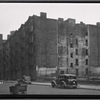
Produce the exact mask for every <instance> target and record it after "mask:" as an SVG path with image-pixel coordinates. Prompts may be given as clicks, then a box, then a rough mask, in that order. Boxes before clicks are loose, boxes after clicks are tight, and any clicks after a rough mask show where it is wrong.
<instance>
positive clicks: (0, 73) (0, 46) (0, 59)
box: [0, 34, 5, 80]
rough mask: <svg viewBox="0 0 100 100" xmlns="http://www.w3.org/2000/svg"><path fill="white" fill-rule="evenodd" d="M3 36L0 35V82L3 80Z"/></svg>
mask: <svg viewBox="0 0 100 100" xmlns="http://www.w3.org/2000/svg"><path fill="white" fill-rule="evenodd" d="M4 42H5V40H3V35H2V34H0V80H1V79H3V43H4Z"/></svg>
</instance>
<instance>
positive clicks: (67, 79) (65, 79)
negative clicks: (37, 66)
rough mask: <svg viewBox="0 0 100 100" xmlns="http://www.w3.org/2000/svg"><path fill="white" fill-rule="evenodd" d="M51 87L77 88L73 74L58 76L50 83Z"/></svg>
mask: <svg viewBox="0 0 100 100" xmlns="http://www.w3.org/2000/svg"><path fill="white" fill-rule="evenodd" d="M51 86H52V87H56V86H60V87H63V88H65V87H70V88H77V79H76V75H74V74H60V75H59V76H58V77H55V78H54V79H53V80H52V81H51Z"/></svg>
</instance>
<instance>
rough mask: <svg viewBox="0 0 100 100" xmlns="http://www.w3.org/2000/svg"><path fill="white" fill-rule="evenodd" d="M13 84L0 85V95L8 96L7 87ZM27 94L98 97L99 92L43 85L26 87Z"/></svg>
mask: <svg viewBox="0 0 100 100" xmlns="http://www.w3.org/2000/svg"><path fill="white" fill-rule="evenodd" d="M14 84H15V83H8V82H4V83H3V84H0V94H10V92H9V86H12V85H14ZM27 94H39V95H41V94H47V95H49V94H50V95H100V90H89V89H80V88H78V89H62V88H52V87H51V86H44V85H28V87H27Z"/></svg>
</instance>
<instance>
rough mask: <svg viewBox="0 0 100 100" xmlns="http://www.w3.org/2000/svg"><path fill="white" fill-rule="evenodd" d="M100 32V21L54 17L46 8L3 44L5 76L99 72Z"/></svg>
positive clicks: (7, 77) (5, 77)
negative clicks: (51, 17)
mask: <svg viewBox="0 0 100 100" xmlns="http://www.w3.org/2000/svg"><path fill="white" fill-rule="evenodd" d="M99 34H100V23H97V25H86V24H84V23H83V22H80V23H76V22H75V19H71V18H68V19H67V20H64V19H63V18H58V20H57V19H50V18H47V15H46V13H43V12H41V13H40V16H36V15H33V16H30V17H29V18H28V20H27V21H26V22H25V23H24V24H22V25H21V27H20V28H19V29H18V30H16V31H13V32H12V33H11V35H9V36H8V37H9V38H8V39H7V41H6V42H5V44H4V45H3V51H4V52H6V53H5V54H4V58H5V59H6V60H5V59H4V60H3V61H4V62H5V64H6V65H4V67H3V68H4V70H3V72H4V79H13V80H14V79H18V78H20V77H21V76H23V75H29V76H31V79H32V80H36V79H37V78H38V76H42V75H48V76H52V75H57V74H59V73H74V74H76V75H77V76H88V75H94V74H97V73H98V74H99V71H98V70H99V67H100V64H99V63H100V60H99V59H100V50H99V49H100V48H99V45H100V42H99V41H100V40H99V37H100V36H99ZM6 48H8V49H6ZM7 55H8V56H9V57H8V56H7ZM97 71H98V72H97Z"/></svg>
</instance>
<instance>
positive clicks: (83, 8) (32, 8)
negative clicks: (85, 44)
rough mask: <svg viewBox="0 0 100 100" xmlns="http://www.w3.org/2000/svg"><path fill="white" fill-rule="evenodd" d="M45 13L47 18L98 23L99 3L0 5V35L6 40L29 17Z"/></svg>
mask: <svg viewBox="0 0 100 100" xmlns="http://www.w3.org/2000/svg"><path fill="white" fill-rule="evenodd" d="M40 12H46V13H47V18H53V19H58V18H64V20H66V19H68V18H74V19H76V23H80V21H83V22H84V23H86V24H96V22H100V3H98V4H97V3H91V4H89V3H87V4H86V3H83V4H82V3H0V34H3V39H6V38H7V35H8V34H10V31H12V30H18V29H19V28H20V26H21V24H24V23H25V22H26V21H27V19H28V17H29V16H32V15H38V16H40Z"/></svg>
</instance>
